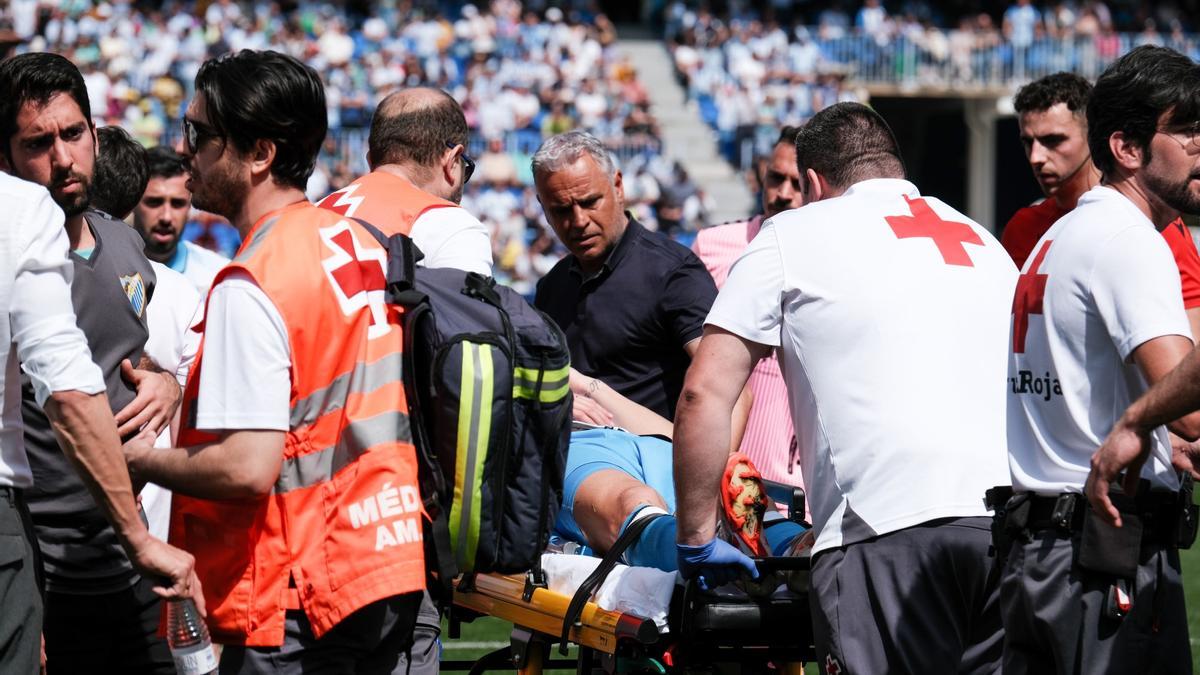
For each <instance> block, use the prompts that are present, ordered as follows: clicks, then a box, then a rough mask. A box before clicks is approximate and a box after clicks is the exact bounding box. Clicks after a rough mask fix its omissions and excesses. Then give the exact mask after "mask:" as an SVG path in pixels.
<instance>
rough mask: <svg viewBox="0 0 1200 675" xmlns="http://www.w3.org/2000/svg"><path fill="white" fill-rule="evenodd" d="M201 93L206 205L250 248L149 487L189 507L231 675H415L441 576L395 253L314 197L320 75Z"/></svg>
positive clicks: (197, 143)
mask: <svg viewBox="0 0 1200 675" xmlns="http://www.w3.org/2000/svg"><path fill="white" fill-rule="evenodd" d="M195 91H196V95H195V98H193V99H192V101H191V103H190V104H189V105H188V108H187V111H186V112H185V115H184V121H183V124H184V136H183V140H182V144H181V148H180V149H181V154H183V156H184V157H185V160H186V161H187V163H188V169H189V171H188V175H189V179H188V181H187V183H188V185H187V187H188V189H190V190H191V191H192V200H193V203H194V204H195V205H196V207H197V208H199V209H203V210H205V211H209V212H211V213H216V214H219V215H221V216H224V217H226V218H228V219H229V222H230V223H232V224H233V225H234V226H235V227H237V228H238V231H239V232H240V233H241V235H242V246H241V248H240V249H239V250H238V253H237V255H236V256H235V258H234V259H233V260H232V261H231V262H230V264H229V265H227V266H226V267H225V269H223V270H222V271H221V272H220V273H219V274H217V278H216V280H215V281H214V283H213V287H212V290H211V291H210V293H209V297H208V305H207V309H206V313H205V318H204V340H203V343H202V345H201V347H200V353H199V354H198V355H197V357H196V365H195V367H193V369H192V371H191V373H190V374H189V376H188V383H187V387H186V390H185V393H184V403H183V408H182V412H181V419H182V420H183V422H182V427H183V428H182V429H181V430H180V433H179V444H180V446H182V447H178V448H153V447H152V442H153V438H152V437H149V436H148V435H147V434H142V435H141V436H139V437H138V438H137V439H136V440H135V441H134V442H131V443H129V444H127V445H126V448H125V449H126V458H127V460H128V461H129V466H130V470H131V471H132V472H133V474H134V475H135V476H137V477H139V478H144V479H146V480H148V481H151V482H154V483H157V484H159V485H162V486H163V487H165V488H167V489H169V490H171V491H172V506H171V540H172V541H173V542H176V543H177V544H178V545H180V546H182V547H183V548H185V549H186V550H189V551H191V552H193V553H194V554H195V555H196V558H197V566H196V572H197V574H198V575H199V576H200V579H201V581H205V580H207V582H206V584H205V585H206V588H205V591H206V593H207V596H206V598H207V600H208V608H209V615H208V625H209V627H210V629H211V630H212V633H213V639H214V641H216V642H220V643H222V644H224V645H225V649H224V650H223V652H222V654H221V672H223V673H266V672H270V673H299V672H330V673H334V672H336V673H350V672H355V673H391V672H397V668H398V667H400V666H399V662H400V655H401V654H403V653H404V652H406V651H407V650H408V649H409V647H410V646H411V644H412V634H413V625H414V622H415V621H416V615H417V609H418V607H419V605H420V601H421V593H420V591H421V590H422V589H423V588H424V586H425V565H424V552H423V548H422V542H421V536H420V530H421V521H420V519H421V500H420V496H419V493H418V491H417V468H416V463H417V458H416V450H415V448H414V447H413V445H412V441H411V437H410V436H409V435H408V429H409V423H408V418H407V416H406V415H407V410H408V408H407V406H406V404H405V395H404V384H403V381H402V380H401V373H400V368H398V367H397V364H399V363H400V361H401V358H402V350H403V345H404V335H403V331H402V328H401V326H400V325H399V323H398V322H397V320H396V317H395V315H394V313H389V312H388V309H387V307H386V305H385V304H384V299H383V296H384V284H385V282H386V260H387V253H386V251H385V250H384V249H383V248H382V247H380V246H379V244H378V243H377V242H376V241H375V239H374V237H373V236H372V235H371V233H370V232H368V231H367V230H366V228H364V227H362V225H360V224H359V223H358V222H356V221H354V220H353V219H350V218H345V217H343V216H340V215H338V214H336V213H333V212H332V211H329V210H326V209H322V208H318V207H316V206H313V205H312V204H310V203H308V201H307V200H306V199H305V197H304V187H305V185H306V184H307V182H308V178H309V176H310V175H311V174H312V171H313V167H314V166H315V164H316V160H317V155H318V153H319V151H320V149H321V144H322V142H323V141H324V139H325V132H326V120H327V117H326V104H325V91H324V88H323V86H322V84H321V80H320V78H319V77H318V76H317V73H316V72H315V71H314V70H313V69H312V68H310V67H308V66H306V65H304V64H303V63H301V62H300V61H298V60H296V59H295V58H293V57H290V56H286V55H284V54H280V53H277V52H271V51H265V52H254V51H249V50H243V51H240V52H236V53H230V54H226V55H224V56H221V57H219V58H215V59H211V60H209V61H206V62H205V63H204V64H203V65H202V66H201V67H200V70H199V71H198V72H197V73H196V82H195ZM457 170H458V169H456V171H457ZM437 201H438V200H437V199H436V198H435V197H433V196H428V197H427V204H429V205H432V204H433V203H435V202H437ZM422 206H423V205H421V204H413V208H414V209H416V210H420V209H421V207H422ZM380 227H381V228H382V229H384V230H385V231H389V230H390V227H389V226H388V224H387V223H381V224H380ZM208 583H211V584H212V585H211V586H208ZM400 672H403V670H401V671H400Z"/></svg>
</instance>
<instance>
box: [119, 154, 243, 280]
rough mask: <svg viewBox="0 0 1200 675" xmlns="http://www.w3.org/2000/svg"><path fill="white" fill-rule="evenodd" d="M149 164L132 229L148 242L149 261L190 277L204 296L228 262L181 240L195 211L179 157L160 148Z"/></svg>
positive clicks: (149, 159) (222, 257)
mask: <svg viewBox="0 0 1200 675" xmlns="http://www.w3.org/2000/svg"><path fill="white" fill-rule="evenodd" d="M146 162H147V164H148V165H149V168H150V180H149V181H148V182H147V183H146V189H145V191H144V192H143V193H142V198H141V200H140V201H139V202H138V204H137V206H135V207H134V209H133V225H134V227H135V228H136V229H137V231H138V232H140V233H141V235H142V239H144V240H145V242H146V257H147V258H150V259H151V260H153V261H155V262H160V263H162V264H164V265H166V266H167V267H170V268H171V269H173V270H175V271H176V272H179V273H180V274H182V275H183V276H185V277H187V280H188V281H190V282H191V283H192V285H193V286H195V287H196V290H197V291H199V292H200V293H201V294H202V295H203V294H204V293H207V292H208V287H209V286H211V285H212V281H213V277H215V276H216V275H217V272H220V271H221V268H222V267H224V266H225V265H226V264H227V263H228V262H229V259H228V258H226V257H225V256H223V255H221V254H219V253H214V252H213V251H210V250H208V249H206V248H204V247H202V246H197V245H195V244H193V243H192V242H190V241H183V240H182V239H180V236H181V235H182V234H183V226H184V225H187V220H188V213H189V212H190V211H191V209H192V193H191V192H190V191H189V190H188V189H187V170H186V168H185V167H184V165H183V158H182V157H180V156H179V153H177V152H175V151H174V150H172V149H170V148H167V147H163V146H161V145H160V146H158V147H156V148H151V149H150V152H149V154H148V156H147V158H146Z"/></svg>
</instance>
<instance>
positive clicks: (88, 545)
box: [21, 211, 155, 594]
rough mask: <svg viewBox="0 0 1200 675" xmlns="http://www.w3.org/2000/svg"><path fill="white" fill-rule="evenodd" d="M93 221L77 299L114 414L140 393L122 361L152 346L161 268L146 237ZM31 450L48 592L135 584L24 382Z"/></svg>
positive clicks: (74, 289) (75, 287)
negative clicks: (150, 329) (150, 324)
mask: <svg viewBox="0 0 1200 675" xmlns="http://www.w3.org/2000/svg"><path fill="white" fill-rule="evenodd" d="M85 217H86V220H87V223H88V225H89V226H90V228H91V231H92V234H93V235H94V236H95V238H96V247H95V249H93V252H92V255H91V256H90V257H89V258H86V259H85V258H83V257H81V256H79V255H78V254H77V253H75V252H74V251H72V252H71V254H70V257H71V261H72V262H73V263H74V265H75V278H74V280H73V281H72V282H71V302H72V304H73V305H74V306H75V316H76V322H77V323H78V325H79V328H80V329H81V330H82V331H83V334H84V335H85V336H87V341H88V347H89V348H91V351H92V359H93V360H94V361H95V362H96V364H97V365H98V366H100V370H101V372H103V373H104V382H105V385H106V386H107V388H108V400H109V403H110V404H111V405H112V409H113V412H114V413H115V412H116V411H118V410H120V409H121V408H123V407H125V405H127V404H128V403H129V402H130V401H132V400H133V398H134V396H135V395H136V391H135V390H134V388H133V386H132V385H130V384H129V383H127V382H125V380H124V379H122V377H121V361H122V360H124V359H129V360H130V361H131V362H132V363H133V364H134V365H137V363H138V361H139V360H140V359H141V356H142V348H143V346H144V345H145V344H146V337H147V335H148V333H147V331H146V305H147V304H149V302H150V297H151V296H152V295H153V293H154V284H155V278H154V271H153V270H152V269H151V267H150V262H149V261H148V260H147V259H146V255H145V253H144V252H143V246H144V244H143V242H142V238H141V237H140V236H139V235H138V234H137V233H136V232H134V231H133V229H132V228H130V227H129V226H128V225H126V224H125V223H123V222H120V221H118V220H113V219H112V218H109V217H108V216H106V215H105V214H102V213H100V212H97V211H88V212H87V214H86V216H85ZM21 406H22V415H23V417H24V422H25V449H26V452H27V453H28V455H29V464H30V468H31V469H32V470H33V488H31V489H30V490H29V491H28V492H27V493H26V496H27V498H28V501H29V510H30V512H31V513H32V514H33V524H34V530H35V532H36V533H37V539H38V545H39V546H40V547H41V550H42V558H43V562H44V565H45V572H46V590H48V591H53V592H57V593H74V594H98V593H109V592H113V591H117V590H121V589H123V588H127V587H129V586H131V585H133V584H134V583H135V582H136V581H137V575H136V574H135V573H134V571H133V566H132V565H131V564H130V563H129V560H128V559H127V558H126V556H125V552H124V551H123V550H122V548H121V545H120V543H119V542H118V541H117V536H116V533H115V532H113V529H112V526H110V525H109V523H108V520H107V519H106V518H105V517H104V513H103V512H102V511H101V510H100V508H99V507H98V506H96V502H95V501H94V500H93V499H92V495H91V493H89V492H88V490H87V487H86V486H85V485H84V483H83V481H82V480H81V479H80V478H79V475H78V474H77V473H76V471H75V468H74V467H73V466H72V465H71V463H70V461H69V460H68V459H67V457H66V456H65V455H64V454H63V452H62V450H61V449H59V447H58V442H57V441H56V440H55V438H54V433H53V431H52V430H51V428H50V422H49V420H48V419H47V418H46V414H45V413H44V412H43V411H42V409H41V407H40V406H38V405H37V402H36V401H35V400H34V398H33V387H32V386H31V384H30V382H29V378H28V377H24V378H23V379H22V386H21Z"/></svg>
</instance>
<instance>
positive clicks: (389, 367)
mask: <svg viewBox="0 0 1200 675" xmlns="http://www.w3.org/2000/svg"><path fill="white" fill-rule="evenodd" d="M403 363H404V358H403V355H402V354H388V355H387V356H384V357H383V358H381V359H379V360H377V361H375V362H373V363H361V362H360V363H356V364H354V370H351V371H350V372H348V373H343V374H341V375H339V376H337V377H336V378H335V379H334V380H333V382H330V383H329V386H327V387H324V388H322V389H318V390H317V391H314V392H312V393H311V394H309V395H308V396H305V397H304V398H302V399H300V400H299V401H296V405H294V406H292V412H291V419H290V423H291V428H293V429H296V428H298V427H301V426H307V425H309V424H312V423H314V422H316V421H317V420H318V419H320V418H321V416H323V415H327V414H329V413H331V412H333V411H335V410H341V409H342V407H343V406H345V404H346V399H347V398H348V397H349V396H350V395H351V394H369V393H371V392H373V391H375V390H376V389H379V388H380V387H383V386H386V385H388V384H390V383H392V382H395V381H396V380H398V379H400V376H401V371H402V370H403ZM407 427H408V424H407V422H406V423H405V428H407ZM404 440H411V438H409V437H407V436H406V437H405V439H404Z"/></svg>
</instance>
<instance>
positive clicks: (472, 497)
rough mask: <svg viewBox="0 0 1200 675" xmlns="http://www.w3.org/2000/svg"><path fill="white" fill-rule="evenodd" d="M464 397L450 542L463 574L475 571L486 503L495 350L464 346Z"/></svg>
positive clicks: (459, 410)
mask: <svg viewBox="0 0 1200 675" xmlns="http://www.w3.org/2000/svg"><path fill="white" fill-rule="evenodd" d="M462 346H463V354H462V380H461V391H462V397H461V399H460V401H459V406H458V439H457V444H456V447H455V460H454V500H453V503H452V505H451V507H450V541H451V543H452V545H453V546H454V557H455V558H456V559H457V562H458V569H459V571H461V572H470V571H472V570H474V568H475V552H476V550H477V549H478V548H479V522H480V516H481V512H482V511H481V504H482V502H483V465H484V461H485V460H486V459H487V456H486V452H485V450H486V449H487V445H488V441H489V437H490V436H491V432H492V395H493V391H492V389H493V387H492V385H493V382H492V347H491V345H476V344H473V343H471V342H463V343H462Z"/></svg>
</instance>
